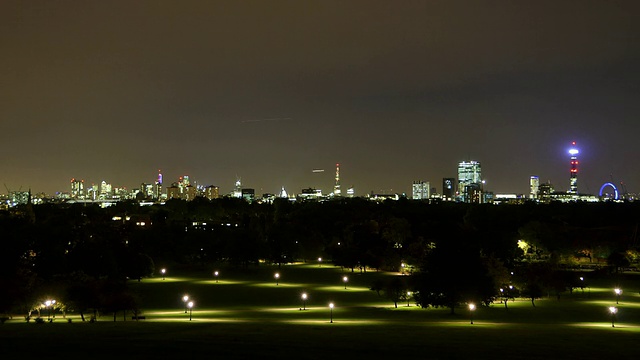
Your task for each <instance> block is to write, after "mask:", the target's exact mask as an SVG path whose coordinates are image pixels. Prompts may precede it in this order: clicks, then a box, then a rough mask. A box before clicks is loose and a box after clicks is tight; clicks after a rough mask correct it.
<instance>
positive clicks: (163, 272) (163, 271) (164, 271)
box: [160, 268, 167, 280]
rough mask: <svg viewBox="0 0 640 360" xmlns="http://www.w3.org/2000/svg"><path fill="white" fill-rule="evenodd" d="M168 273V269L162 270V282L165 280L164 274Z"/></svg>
mask: <svg viewBox="0 0 640 360" xmlns="http://www.w3.org/2000/svg"><path fill="white" fill-rule="evenodd" d="M166 272H167V269H165V268H162V269H160V273H162V280H164V274H165V273H166Z"/></svg>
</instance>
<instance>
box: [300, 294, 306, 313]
mask: <svg viewBox="0 0 640 360" xmlns="http://www.w3.org/2000/svg"><path fill="white" fill-rule="evenodd" d="M301 297H302V309H301V310H307V293H302V296H301Z"/></svg>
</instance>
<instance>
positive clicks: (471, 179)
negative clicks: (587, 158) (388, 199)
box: [412, 141, 635, 203]
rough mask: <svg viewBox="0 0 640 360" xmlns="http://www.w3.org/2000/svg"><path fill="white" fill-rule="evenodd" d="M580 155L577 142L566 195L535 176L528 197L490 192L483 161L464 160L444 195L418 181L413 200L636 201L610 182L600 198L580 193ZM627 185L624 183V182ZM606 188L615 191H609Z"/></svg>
mask: <svg viewBox="0 0 640 360" xmlns="http://www.w3.org/2000/svg"><path fill="white" fill-rule="evenodd" d="M578 154H579V150H578V148H577V147H576V142H575V141H574V142H572V143H571V148H570V149H569V165H570V167H569V184H568V185H569V186H568V190H567V191H566V192H561V191H556V190H555V189H554V186H553V184H551V183H550V182H546V183H540V178H539V177H538V176H537V175H533V176H531V177H530V179H529V188H530V192H529V194H528V195H525V194H494V193H493V192H491V191H486V190H485V188H484V186H485V181H484V180H483V178H482V167H481V165H480V162H479V161H474V160H470V161H462V162H460V163H459V164H458V178H457V179H455V178H444V179H442V193H441V194H438V193H436V189H435V188H430V184H429V182H428V181H422V180H420V181H414V182H413V186H412V191H413V192H412V199H414V200H428V199H438V200H440V201H457V202H465V203H504V202H508V203H522V202H524V201H535V202H543V203H547V202H551V201H561V202H570V201H587V202H595V201H602V200H634V199H635V195H634V194H628V193H627V192H626V189H623V194H622V196H621V194H620V193H619V191H618V188H617V187H616V185H615V184H613V183H611V182H608V183H605V184H604V185H603V186H602V187H601V188H600V192H599V194H598V195H590V194H584V193H579V192H578V165H579V162H578ZM621 185H622V186H624V183H621ZM605 189H607V190H609V191H612V192H605Z"/></svg>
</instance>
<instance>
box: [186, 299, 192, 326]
mask: <svg viewBox="0 0 640 360" xmlns="http://www.w3.org/2000/svg"><path fill="white" fill-rule="evenodd" d="M187 306H188V307H189V321H191V314H192V313H193V301H189V303H188V304H187Z"/></svg>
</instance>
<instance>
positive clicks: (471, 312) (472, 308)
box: [469, 304, 476, 325]
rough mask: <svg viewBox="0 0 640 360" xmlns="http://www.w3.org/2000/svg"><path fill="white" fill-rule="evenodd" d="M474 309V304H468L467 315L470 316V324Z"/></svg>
mask: <svg viewBox="0 0 640 360" xmlns="http://www.w3.org/2000/svg"><path fill="white" fill-rule="evenodd" d="M475 310H476V305H475V304H469V317H470V318H471V325H473V312H474V311H475Z"/></svg>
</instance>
